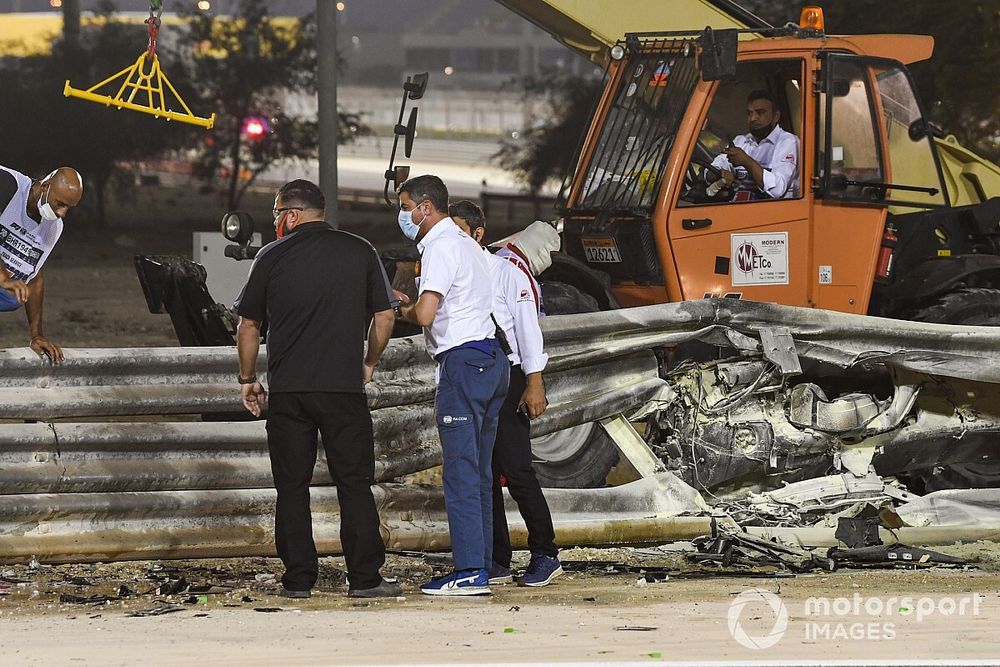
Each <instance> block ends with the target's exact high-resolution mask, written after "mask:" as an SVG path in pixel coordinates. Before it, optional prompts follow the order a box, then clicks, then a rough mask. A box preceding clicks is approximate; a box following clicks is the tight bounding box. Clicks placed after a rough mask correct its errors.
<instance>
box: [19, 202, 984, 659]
mask: <svg viewBox="0 0 1000 667" xmlns="http://www.w3.org/2000/svg"><path fill="white" fill-rule="evenodd" d="M246 208H248V209H250V210H251V212H253V213H254V215H255V217H257V219H258V221H259V222H267V216H268V209H269V208H270V202H269V199H268V197H266V196H258V197H252V198H251V199H250V200H248V202H247V206H246ZM114 210H115V212H116V219H115V221H114V222H113V224H112V225H111V226H110V227H109V228H107V229H104V230H96V229H93V228H87V227H86V226H76V227H74V226H73V224H72V222H71V223H70V224H68V225H67V230H66V234H65V236H64V239H63V240H62V241H61V243H60V245H59V246H58V248H57V250H56V252H55V253H54V255H53V257H52V258H51V259H50V261H49V264H48V270H47V282H46V285H47V289H46V294H47V296H46V300H45V313H46V314H45V330H46V333H47V334H48V335H49V337H50V338H52V339H53V340H54V341H56V342H57V343H60V344H62V345H64V346H71V347H91V346H93V347H126V346H152V345H176V338H175V337H174V333H173V329H172V327H171V325H170V321H169V318H168V317H167V315H164V314H159V315H154V314H150V313H149V312H148V310H147V308H146V304H145V300H144V298H143V296H142V292H141V289H140V287H139V283H138V280H137V279H136V276H135V271H134V269H133V265H132V257H133V255H135V254H138V253H148V254H154V253H177V254H183V255H188V256H190V254H189V253H190V251H191V232H192V231H213V230H215V229H216V228H217V221H218V219H219V218H220V217H221V209H220V208H219V205H218V203H217V202H216V201H214V200H213V199H212V198H211V197H206V196H198V195H196V194H193V193H176V192H173V193H171V192H165V191H162V190H156V189H151V190H147V191H143V192H140V193H137V195H136V199H135V200H134V201H133V203H131V204H128V205H126V206H118V207H116V208H115V209H114ZM383 218H384V213H383V212H374V213H370V214H368V215H367V216H366V215H357V214H350V215H347V216H345V219H346V220H345V221H346V222H348V223H349V224H347V225H346V227H347V228H348V229H351V230H352V231H356V232H359V233H361V234H363V235H365V236H368V237H369V238H371V239H372V240H373V241H374V242H375V243H376V245H380V246H382V247H385V246H386V245H388V244H392V243H394V242H398V239H397V238H396V236H398V235H394V234H393V233H392V232H394V226H393V225H391V224H388V223H391V222H392V221H391V220H388V222H387V221H386V220H385V219H383ZM26 343H27V328H26V326H25V323H24V316H23V313H21V312H16V313H5V314H0V347H20V346H23V345H25V344H26ZM973 552H974V553H972V554H971V555H973V556H974V557H976V558H979V559H983V558H981V556H982V555H983V554H985V556H986V558H985V559H984V560H987V561H988V565H989V566H990V569H995V564H996V562H997V558H996V554H997V551H996V549H995V548H994V547H986V548H982V549H980V548H977V549H974V550H973ZM979 552H983V553H982V554H980V553H979ZM964 553H965V555H967V556H968V555H970V553H969V549H968V547H967V548H966V549H965V551H964ZM563 558H564V560H567V561H586V560H588V559H589V560H595V559H596V560H599V561H608V562H611V563H613V562H621V561H622V560H623V559H624V558H625V557H624V556H623V552H622V551H621V550H616V551H610V552H600V551H593V550H587V551H584V550H570V551H564V553H563ZM630 558H631V561H630V562H632V563H633V565H635V564H636V563H635V560H634V558H632V557H630ZM523 560H524V556H523V555H521V565H522V566H523V564H524V563H523ZM432 563H436V565H434V564H432ZM432 563H429V562H427V561H425V560H424V559H423V558H420V557H404V556H391V557H390V559H389V563H388V565H387V568H386V574H387V575H389V576H397V577H399V578H400V579H401V580H402V581H403V583H404V584H405V586H406V597H405V598H402V599H397V600H385V601H378V602H358V601H355V600H349V599H347V598H346V597H345V596H344V595H343V561H342V559H338V558H326V559H323V562H322V567H321V570H322V571H321V580H320V583H319V588H318V592H317V594H316V595H315V596H314V597H313V598H312V599H311V600H307V601H290V600H287V599H284V598H280V597H277V596H275V595H274V590H275V586H276V584H275V583H274V580H273V576H272V577H268V576H267V575H278V576H280V572H281V565H280V563H279V562H278V561H276V560H274V559H226V560H211V561H183V562H167V563H128V564H97V565H86V566H84V565H75V566H73V565H65V566H56V567H48V566H45V565H44V564H43V565H42V566H41V567H39V568H37V569H31V568H29V567H27V566H23V565H20V566H8V567H0V647H2V648H0V651H2V656H3V657H2V659H0V663H2V664H4V665H7V664H11V665H69V664H81V665H131V664H136V663H137V662H140V661H141V662H142V663H143V664H146V665H177V664H199V663H205V664H213V665H215V664H218V665H225V664H239V665H274V664H279V663H281V664H285V665H319V664H362V663H363V664H372V663H396V664H398V663H433V662H443V663H509V662H531V661H630V662H631V661H652V662H663V661H674V660H733V661H738V662H745V661H747V660H765V661H773V660H779V659H783V660H787V659H812V660H830V659H836V660H846V659H860V660H872V659H889V660H903V659H931V658H937V659H997V658H998V656H1000V638H998V636H997V634H996V632H995V627H996V625H997V622H998V621H1000V605H998V602H997V591H998V588H1000V576H998V575H997V574H994V573H992V572H990V571H978V570H971V569H968V570H967V569H933V570H924V571H918V572H913V571H900V570H888V571H871V570H866V571H843V572H837V573H832V574H823V575H800V576H796V577H794V578H780V579H778V578H748V577H740V578H730V577H721V576H711V577H708V578H684V577H680V576H677V575H676V573H675V574H674V575H673V576H672V577H671V578H670V579H669V580H667V581H662V582H658V583H650V584H648V585H644V586H641V585H639V584H638V580H639V578H640V577H641V576H642V575H641V573H639V572H637V571H628V572H620V571H612V572H608V571H605V568H604V566H603V565H602V566H599V567H597V568H591V569H586V570H582V569H580V568H579V567H577V570H576V571H573V572H568V573H567V574H566V576H564V577H562V578H561V579H558V580H557V581H556V583H555V584H553V585H552V586H550V587H547V588H544V589H531V588H521V587H517V586H503V587H495V594H494V595H493V596H492V597H491V598H487V599H437V598H428V597H426V596H422V595H420V594H419V592H418V591H417V587H418V586H419V584H420V583H421V582H423V581H425V580H427V579H428V578H430V577H431V576H432V575H434V574H436V573H440V572H441V571H442V567H443V566H442V565H441V563H440V561H432ZM654 565H657V566H662V565H663V564H662V563H658V564H654ZM675 565H676V563H670V566H671V568H673V567H674V566H675ZM639 566H642V567H652V566H653V565H650V564H649V563H648V562H645V564H643V563H642V562H640V563H639ZM152 568H159V569H152ZM164 568H165V569H164ZM171 568H173V569H171ZM435 568H436V569H435ZM617 569H618V570H620V569H621V568H617ZM169 575H173V576H184V577H185V579H186V581H187V582H188V583H189V584H193V585H207V584H214V585H217V586H225V587H227V588H225V589H224V590H222V591H221V592H212V593H208V594H204V595H201V594H195V593H190V592H188V593H182V594H175V595H171V596H155V595H153V594H152V593H149V592H148V591H149V590H150V589H151V588H153V587H154V586H156V585H157V583H158V582H161V581H164V580H166V579H167V577H168V576H169ZM258 575H261V577H260V580H258ZM121 585H125V586H127V587H128V588H129V589H130V590H131V591H136V592H138V593H140V594H139V595H134V596H129V597H126V598H124V599H121V600H118V599H115V600H112V601H110V602H105V603H100V602H98V603H91V604H80V603H69V602H60V596H61V595H76V596H83V597H87V596H93V595H104V596H112V597H115V598H117V597H118V593H119V587H120V586H121ZM755 588H759V589H763V590H765V591H769V592H773V593H777V594H778V595H779V597H780V601H781V602H782V603H783V604H784V606H785V609H786V612H787V618H788V625H787V628H786V630H785V632H784V634H783V636H782V637H781V639H780V641H778V642H777V643H776V644H775V645H774V646H773V647H771V648H768V649H761V650H752V649H748V648H745V647H744V646H742V645H741V644H740V643H738V642H737V641H736V640H735V639H734V635H733V633H732V631H731V630H730V626H729V615H730V611H731V608H732V605H733V603H734V600H739V599H742V598H740V593H741V592H743V591H745V590H747V589H755ZM855 593H857V594H859V595H862V596H878V598H879V599H880V600H882V601H884V602H885V604H884V605H883V607H885V609H883V611H882V613H880V614H876V615H871V614H867V613H864V612H862V613H861V614H853V613H852V614H849V615H847V616H835V617H815V616H812V615H809V614H807V613H806V608H805V601H806V600H807V599H808V598H810V597H816V596H828V597H832V598H840V597H844V598H850V597H852V596H853V595H854V594H855ZM976 593H978V594H979V595H981V596H982V599H981V600H980V603H979V607H978V609H977V613H976V614H972V613H966V614H964V615H959V614H956V613H953V614H950V615H946V614H943V613H934V614H931V615H929V616H927V617H926V618H922V619H920V620H919V621H918V620H917V619H916V618H915V617H914V616H913V614H908V613H903V612H900V610H903V609H911V608H912V606H913V605H914V604H915V602H912V601H911V602H908V603H906V604H910V605H911V607H907V606H906V604H903V603H901V602H898V598H900V597H903V596H909V597H911V598H913V600H917V599H919V598H921V597H923V596H927V598H928V599H929V600H932V601H940V600H945V599H952V600H959V601H960V600H961V599H962V598H965V597H968V596H969V595H972V594H976ZM890 597H895V598H897V601H893V602H891V603H889V602H888V598H890ZM749 600H750V602H749V603H748V604H747V605H746V606H745V607H744V608H743V610H742V613H741V614H737V615H736V616H734V618H735V619H736V621H738V623H739V627H741V628H743V629H744V631H745V633H747V634H748V636H750V635H753V636H754V637H757V636H760V637H764V639H765V640H766V636H767V635H768V633H769V632H770V631H771V629H772V626H774V623H775V621H776V620H778V618H779V615H778V614H777V613H776V612H775V611H774V609H773V608H772V607H770V606H768V605H767V604H766V600H765V599H764V597H762V596H761V595H760V594H753V595H751V596H750V598H749ZM163 608H169V609H172V610H173V609H177V611H172V613H167V614H162V615H155V616H150V615H144V616H132V615H131V614H135V613H136V612H140V611H142V610H150V609H163ZM260 610H275V611H260ZM886 610H888V611H886ZM893 610H895V612H893ZM967 611H968V610H967ZM623 628H624V629H623ZM889 635H892V637H893V638H891V639H890V638H888V637H889Z"/></svg>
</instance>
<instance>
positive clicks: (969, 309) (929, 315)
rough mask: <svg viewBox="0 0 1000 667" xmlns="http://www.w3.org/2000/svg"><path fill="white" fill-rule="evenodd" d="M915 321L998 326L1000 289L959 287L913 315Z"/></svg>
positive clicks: (999, 318) (999, 322)
mask: <svg viewBox="0 0 1000 667" xmlns="http://www.w3.org/2000/svg"><path fill="white" fill-rule="evenodd" d="M913 319H914V320H915V321H917V322H936V323H939V324H964V325H966V326H988V327H996V326H1000V290H995V289H988V288H983V287H976V288H967V289H961V290H958V291H956V292H952V293H951V294H946V295H944V296H943V297H941V300H940V301H938V302H937V303H936V304H934V305H933V306H930V307H929V308H924V309H923V310H921V311H919V312H918V313H917V314H916V315H914V316H913Z"/></svg>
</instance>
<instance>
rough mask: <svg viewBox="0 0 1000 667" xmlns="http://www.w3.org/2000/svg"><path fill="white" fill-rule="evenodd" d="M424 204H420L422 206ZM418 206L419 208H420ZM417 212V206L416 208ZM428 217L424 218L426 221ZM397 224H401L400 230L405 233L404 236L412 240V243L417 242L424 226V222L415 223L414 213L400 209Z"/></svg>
mask: <svg viewBox="0 0 1000 667" xmlns="http://www.w3.org/2000/svg"><path fill="white" fill-rule="evenodd" d="M422 203H423V202H420V204H422ZM420 204H417V206H420ZM414 210H416V206H415V207H414ZM426 219H427V216H426V215H425V216H424V220H426ZM396 220H397V222H399V229H400V231H402V232H403V236H405V237H406V238H408V239H410V240H411V241H416V240H417V236H418V235H419V234H420V225H422V224H424V220H421V221H420V223H419V224H417V223H415V222H413V211H404V210H403V209H399V215H397V216H396Z"/></svg>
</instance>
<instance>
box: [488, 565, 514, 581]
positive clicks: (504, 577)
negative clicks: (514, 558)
mask: <svg viewBox="0 0 1000 667" xmlns="http://www.w3.org/2000/svg"><path fill="white" fill-rule="evenodd" d="M489 574H490V585H493V584H509V583H511V582H512V581H514V577H513V575H511V573H510V568H509V567H504V566H503V565H500V564H499V563H497V562H496V561H493V562H492V563H491V564H490V571H489Z"/></svg>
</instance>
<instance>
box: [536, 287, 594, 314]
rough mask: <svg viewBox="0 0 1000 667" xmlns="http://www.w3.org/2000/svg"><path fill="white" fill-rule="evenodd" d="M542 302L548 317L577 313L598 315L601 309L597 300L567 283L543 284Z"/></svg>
mask: <svg viewBox="0 0 1000 667" xmlns="http://www.w3.org/2000/svg"><path fill="white" fill-rule="evenodd" d="M542 302H543V303H544V304H545V314H546V315H573V314H575V313H596V312H598V311H599V310H600V309H601V308H600V306H599V305H598V303H597V299H595V298H594V297H592V296H590V295H589V294H584V293H583V292H581V291H580V290H578V289H577V288H575V287H573V286H572V285H569V284H567V283H560V282H555V281H551V280H550V281H546V282H544V283H542Z"/></svg>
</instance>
